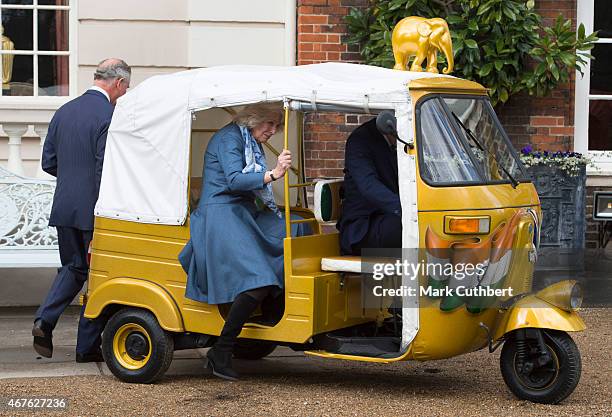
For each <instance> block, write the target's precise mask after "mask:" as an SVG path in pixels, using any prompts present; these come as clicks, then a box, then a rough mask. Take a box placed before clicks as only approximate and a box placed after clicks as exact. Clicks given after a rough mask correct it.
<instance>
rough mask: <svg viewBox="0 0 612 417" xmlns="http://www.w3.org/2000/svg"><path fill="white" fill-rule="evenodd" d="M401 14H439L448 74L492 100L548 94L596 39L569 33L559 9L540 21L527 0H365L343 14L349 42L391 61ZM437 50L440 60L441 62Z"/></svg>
mask: <svg viewBox="0 0 612 417" xmlns="http://www.w3.org/2000/svg"><path fill="white" fill-rule="evenodd" d="M406 16H423V17H429V18H430V17H443V18H444V19H446V21H447V22H448V25H449V28H450V31H451V35H452V38H453V50H454V55H455V74H456V75H457V76H459V77H462V78H466V79H470V80H474V81H477V82H479V83H481V84H482V85H484V86H485V87H487V88H489V89H490V95H491V100H492V102H493V104H497V103H498V102H502V103H503V102H506V101H507V100H508V99H509V98H510V96H512V95H513V94H516V93H518V92H520V91H524V90H526V91H528V92H529V94H532V95H537V96H544V95H547V94H549V93H550V91H551V90H552V89H554V88H555V87H556V86H557V85H559V84H562V83H566V82H567V81H568V80H569V76H570V73H572V72H573V71H575V70H576V69H578V71H580V73H581V74H582V69H583V66H584V64H585V63H586V62H587V59H588V58H592V56H591V55H590V54H589V53H588V51H589V50H590V49H591V48H593V46H594V42H595V41H596V40H597V37H596V34H595V33H593V34H591V35H588V36H586V34H585V29H584V25H582V24H580V25H579V27H578V30H577V32H574V31H573V30H572V28H571V20H568V19H565V18H564V17H563V16H562V15H559V16H558V17H557V19H556V21H555V23H554V25H553V26H552V27H542V17H541V16H540V15H539V14H538V13H536V12H535V11H534V0H529V1H525V0H522V1H521V0H371V5H370V6H369V7H367V8H365V9H355V8H353V9H351V10H350V12H349V14H348V16H347V17H346V22H347V24H348V29H349V42H350V43H353V44H358V45H360V51H361V54H362V56H363V58H364V59H365V61H366V62H367V63H368V64H372V65H378V66H382V67H387V68H392V67H393V64H394V60H393V52H392V49H391V34H392V32H393V27H394V26H395V24H396V23H397V22H399V21H400V20H401V19H402V18H404V17H406ZM442 55H443V54H440V61H439V65H444V64H445V62H444V57H443V56H442Z"/></svg>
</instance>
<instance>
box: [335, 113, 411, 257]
mask: <svg viewBox="0 0 612 417" xmlns="http://www.w3.org/2000/svg"><path fill="white" fill-rule="evenodd" d="M396 141H397V139H396V138H395V137H394V136H392V135H383V134H381V133H380V132H379V131H378V129H377V128H376V119H372V120H370V121H369V122H366V123H364V124H362V125H361V126H359V127H358V128H357V129H355V130H354V131H353V133H351V135H350V136H349V138H348V140H347V142H346V151H345V164H344V185H343V188H344V199H343V201H342V215H341V217H340V220H339V221H338V223H337V225H336V227H337V228H338V230H339V231H340V249H341V252H342V254H343V255H361V250H362V249H366V248H401V246H402V217H401V216H402V211H401V205H400V198H399V186H398V179H397V155H396V143H397V142H396Z"/></svg>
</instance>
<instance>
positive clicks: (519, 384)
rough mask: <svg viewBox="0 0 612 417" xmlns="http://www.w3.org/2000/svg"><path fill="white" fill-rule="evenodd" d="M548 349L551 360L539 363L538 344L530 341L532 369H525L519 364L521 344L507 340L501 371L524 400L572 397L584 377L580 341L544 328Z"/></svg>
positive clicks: (551, 401)
mask: <svg viewBox="0 0 612 417" xmlns="http://www.w3.org/2000/svg"><path fill="white" fill-rule="evenodd" d="M542 333H543V335H544V343H545V345H546V349H547V350H548V352H549V353H550V356H551V360H550V361H549V362H548V363H546V364H542V365H540V364H538V362H537V361H536V360H535V359H536V357H537V356H538V354H537V353H535V355H534V352H537V351H538V343H537V340H535V339H528V340H526V341H525V342H526V344H527V350H526V351H527V352H529V353H528V359H533V361H532V360H528V361H527V362H529V363H530V366H533V368H532V369H530V371H528V372H526V371H521V369H520V368H521V367H520V366H519V355H518V350H517V348H518V343H517V340H516V338H512V339H510V340H508V341H506V342H505V343H504V347H503V349H502V352H501V356H500V358H499V360H500V368H501V373H502V376H503V378H504V381H505V382H506V385H508V388H510V391H512V393H513V394H514V395H516V396H517V397H518V398H520V399H524V400H529V401H532V402H535V403H542V404H557V403H559V402H560V401H562V400H564V399H565V398H567V396H569V395H570V394H571V393H572V392H573V391H574V389H575V388H576V386H577V385H578V381H579V380H580V373H581V370H582V362H581V359H580V352H579V351H578V347H577V346H576V343H574V341H573V340H572V338H571V337H570V336H569V335H568V334H567V333H565V332H561V331H555V330H546V331H542Z"/></svg>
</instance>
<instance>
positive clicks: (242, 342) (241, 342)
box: [234, 339, 276, 360]
mask: <svg viewBox="0 0 612 417" xmlns="http://www.w3.org/2000/svg"><path fill="white" fill-rule="evenodd" d="M274 349H276V343H274V342H268V341H267V340H252V339H238V340H237V341H236V345H235V346H234V357H235V358H237V359H248V360H257V359H261V358H263V357H266V356H268V355H269V354H270V353H272V352H274Z"/></svg>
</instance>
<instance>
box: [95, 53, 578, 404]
mask: <svg viewBox="0 0 612 417" xmlns="http://www.w3.org/2000/svg"><path fill="white" fill-rule="evenodd" d="M258 102H278V103H282V105H283V106H284V108H285V127H284V132H282V133H279V134H277V135H276V136H275V137H274V138H272V140H270V141H269V142H268V144H269V145H270V146H269V147H268V148H267V149H266V153H268V158H273V157H274V154H278V153H279V151H280V150H282V148H288V149H290V150H292V152H293V154H294V155H297V157H295V158H294V161H296V162H295V166H294V167H293V168H292V170H291V171H290V175H286V176H285V179H284V183H282V184H275V186H277V187H278V188H277V189H275V193H277V196H278V198H277V201H282V202H284V204H283V210H284V211H285V213H286V214H297V215H299V217H300V218H301V219H299V220H292V219H291V217H290V216H289V215H287V216H285V218H286V219H287V220H286V227H287V230H289V229H290V223H291V222H308V223H309V224H310V225H311V229H312V230H313V234H312V235H309V236H302V237H297V238H292V237H290V234H289V233H288V234H287V237H286V239H285V240H284V265H285V268H284V273H285V288H284V306H282V314H281V317H280V319H279V320H278V321H277V322H276V323H272V324H270V323H268V324H262V323H259V322H257V320H256V317H253V320H252V323H251V322H249V323H247V324H246V325H245V327H244V328H243V330H242V333H241V335H240V339H239V343H238V345H237V347H236V349H235V351H234V355H235V357H237V358H245V359H259V358H263V357H264V356H266V355H268V354H270V353H271V352H272V351H273V350H274V348H275V347H276V346H279V345H280V346H288V347H290V348H292V349H294V350H298V351H304V352H305V354H306V355H309V356H316V357H319V358H328V359H330V360H333V359H336V360H338V359H340V360H352V361H364V362H378V363H391V362H396V361H407V360H419V361H424V360H434V359H443V358H449V357H453V356H456V355H461V354H464V353H468V352H472V351H475V350H478V349H483V348H488V349H489V350H491V351H493V350H494V349H495V348H497V347H498V346H500V345H501V344H503V349H502V353H501V361H500V362H501V363H500V366H501V371H502V376H503V378H504V380H505V381H506V383H507V385H508V386H509V388H510V389H511V390H512V392H513V393H514V394H515V395H517V396H518V397H519V398H522V399H528V400H530V401H535V402H541V403H557V402H559V401H561V400H562V399H563V398H565V397H567V396H568V395H569V394H570V393H571V392H572V391H573V390H574V388H575V387H576V385H577V383H578V380H579V377H580V372H581V362H580V354H579V352H578V349H577V347H576V345H575V344H574V342H573V341H572V339H571V338H570V336H569V335H568V334H567V332H573V331H581V330H584V328H585V325H584V323H583V321H582V320H581V319H580V317H579V316H578V314H577V313H576V310H577V309H578V308H579V307H580V304H581V292H580V288H579V287H578V285H577V284H576V283H575V282H574V281H562V282H559V283H556V284H554V285H552V286H550V287H547V288H545V289H543V290H540V291H538V292H534V291H533V290H532V273H533V269H534V263H535V261H536V258H537V248H538V245H539V230H540V225H541V221H542V219H541V210H540V203H539V200H538V196H537V193H536V191H535V188H534V186H533V185H532V184H531V182H530V181H529V179H528V178H527V175H526V174H525V171H524V169H523V167H522V166H521V163H520V161H519V159H518V156H517V154H516V153H515V151H514V150H513V148H512V146H511V144H510V142H509V140H508V137H507V135H506V133H505V132H504V130H503V128H502V127H501V124H500V122H499V120H498V119H497V117H496V115H495V112H494V110H493V108H492V106H491V104H490V102H489V100H488V97H487V91H486V89H485V88H484V87H482V86H481V85H479V84H477V83H475V82H471V81H467V80H463V79H459V78H455V77H452V76H449V75H443V74H434V73H429V72H408V71H396V70H390V69H383V68H378V67H371V66H367V65H356V64H346V63H326V64H316V65H307V66H299V67H288V68H285V67H263V66H226V67H213V68H206V69H197V70H190V71H185V72H180V73H176V74H171V75H162V76H156V77H152V78H150V79H148V80H146V81H144V82H143V83H142V84H140V85H139V86H138V87H136V88H135V89H133V90H132V91H130V92H129V93H128V94H126V95H125V96H124V97H122V98H121V99H120V100H119V101H118V104H117V106H116V109H115V112H114V115H113V120H112V123H111V126H110V128H109V133H108V139H107V145H106V146H107V148H106V156H105V163H104V170H103V174H102V181H101V187H100V197H99V200H98V203H97V205H96V209H95V214H96V221H95V230H94V236H93V243H92V248H91V265H90V274H89V286H88V290H87V293H86V295H85V296H84V300H83V302H84V303H85V317H87V318H91V319H93V318H96V317H100V316H103V317H107V318H108V321H107V324H106V327H105V330H104V333H103V342H102V349H103V355H104V358H105V361H106V364H107V365H108V367H109V369H110V370H111V371H112V372H113V374H114V375H115V376H116V377H117V378H119V379H121V380H123V381H127V382H135V383H150V382H153V381H156V380H158V379H159V378H160V377H162V376H163V375H164V372H165V371H166V370H167V368H168V366H169V365H170V362H171V361H172V356H173V351H175V350H179V349H192V348H204V347H208V346H210V345H212V343H213V342H214V340H215V337H216V336H218V335H219V333H220V330H221V328H222V327H223V324H224V315H225V314H226V313H227V310H226V309H224V308H223V306H217V305H207V304H203V303H199V302H196V301H193V300H190V299H187V298H185V296H184V294H185V286H186V274H185V272H184V271H183V269H182V268H181V265H180V264H179V261H178V259H177V256H178V254H179V252H180V251H181V249H182V248H183V247H184V245H185V244H186V243H187V241H188V239H189V213H190V210H192V209H193V208H194V207H195V205H196V204H197V200H198V195H197V194H198V191H199V190H200V186H201V181H202V178H198V177H197V175H199V173H200V172H202V164H203V153H204V149H205V148H206V144H207V143H208V140H209V139H210V137H211V136H212V134H214V132H216V131H217V130H218V129H220V128H221V127H222V126H224V125H225V124H226V123H227V122H229V121H230V120H231V117H232V115H233V114H234V113H235V112H236V110H237V109H238V108H240V106H244V105H246V104H250V103H258ZM324 112H334V113H340V114H342V113H350V114H355V113H361V114H370V115H373V116H375V115H378V117H379V118H380V122H381V123H380V124H381V126H382V127H381V129H387V130H388V133H390V134H394V135H397V138H398V140H399V141H400V142H401V146H398V150H397V157H398V180H399V184H400V199H401V203H402V225H403V229H402V239H403V247H404V248H411V249H414V250H407V251H406V250H404V251H402V254H401V255H400V258H402V262H410V263H412V264H419V263H421V264H425V263H428V265H429V264H434V265H436V264H443V263H447V264H451V265H457V264H458V263H459V260H461V259H459V258H461V257H463V258H462V259H463V260H465V259H468V258H469V259H472V258H478V259H475V260H477V261H479V262H480V264H481V269H480V270H479V271H478V272H477V273H476V272H473V273H471V275H470V274H469V273H468V275H470V277H471V278H469V280H468V281H469V282H468V281H465V285H460V284H461V280H458V279H457V276H456V275H451V276H450V277H448V276H443V275H444V274H441V273H438V272H436V271H434V272H430V271H428V270H426V269H421V270H420V272H419V273H418V274H414V275H413V276H409V275H410V274H408V273H406V271H404V272H401V271H399V272H398V271H394V272H393V273H391V274H388V275H387V276H385V277H384V278H383V279H372V277H373V276H374V274H375V273H377V272H380V268H378V266H377V265H379V264H378V263H377V262H376V258H368V259H367V260H366V259H362V258H359V257H350V256H340V248H339V242H338V234H337V233H335V232H333V231H332V232H330V227H328V226H329V225H333V224H334V222H335V221H336V220H337V217H338V216H339V215H340V208H341V204H340V200H341V189H342V179H341V178H325V179H318V180H316V181H307V180H306V177H305V174H304V173H305V162H307V161H306V160H305V158H304V124H305V118H306V117H307V115H308V114H311V113H324ZM279 183H280V182H279ZM332 230H333V228H332ZM455 249H456V250H455ZM460 249H461V250H460ZM472 249H473V251H471V252H465V250H472ZM453 250H455V251H454V252H453ZM462 250H463V251H462ZM457 253H459V255H457ZM235 256H240V255H239V254H232V253H228V254H227V262H228V263H231V261H232V258H233V257H235ZM457 257H459V258H457ZM455 272H456V273H457V272H458V271H455ZM463 272H464V274H463V275H465V273H466V271H463ZM459 287H463V293H460V292H459V291H458V289H459ZM449 289H450V290H456V291H455V293H454V294H453V293H452V291H450V292H449ZM474 289H479V291H481V292H482V291H485V292H484V293H479V294H475V291H474ZM508 289H511V290H512V291H506V290H508ZM468 290H472V292H471V293H468V292H466V291H468ZM498 290H499V291H502V292H499V291H498ZM491 291H493V292H492V293H491ZM372 297H374V298H373V299H374V300H375V301H374V302H371V300H372ZM367 300H370V301H367Z"/></svg>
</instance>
